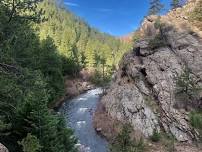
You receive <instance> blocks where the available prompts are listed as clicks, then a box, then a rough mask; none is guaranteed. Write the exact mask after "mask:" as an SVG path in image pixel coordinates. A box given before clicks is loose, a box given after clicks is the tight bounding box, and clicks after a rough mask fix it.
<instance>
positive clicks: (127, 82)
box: [101, 13, 202, 142]
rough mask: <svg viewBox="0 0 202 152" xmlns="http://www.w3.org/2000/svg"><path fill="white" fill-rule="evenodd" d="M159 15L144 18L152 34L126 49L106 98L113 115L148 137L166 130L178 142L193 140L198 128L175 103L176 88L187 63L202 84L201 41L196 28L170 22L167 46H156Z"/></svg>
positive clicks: (103, 100) (146, 28)
mask: <svg viewBox="0 0 202 152" xmlns="http://www.w3.org/2000/svg"><path fill="white" fill-rule="evenodd" d="M170 14H171V13H170ZM169 18H170V16H169ZM156 19H157V17H155V16H153V17H150V18H147V19H146V20H145V21H144V23H143V25H142V28H141V29H140V30H141V31H142V33H144V35H147V37H146V38H144V39H143V40H141V41H139V42H138V43H137V44H135V47H134V49H133V50H132V51H130V52H129V53H127V54H125V56H124V57H123V59H122V62H121V63H120V66H119V70H118V71H117V73H116V75H115V77H114V80H113V82H112V84H111V87H110V88H109V90H107V94H106V95H105V96H103V98H102V100H101V102H102V104H103V105H104V106H105V108H106V111H107V113H108V115H109V116H110V117H112V118H114V119H117V120H119V121H121V122H126V123H130V124H131V125H132V126H133V128H134V130H136V131H139V132H141V133H142V134H143V135H144V136H145V137H149V136H151V135H152V134H153V132H154V131H155V130H156V131H159V130H163V131H165V132H167V133H171V134H173V135H174V136H175V138H176V139H177V140H178V141H181V142H187V141H189V142H191V141H192V140H194V139H197V136H198V133H197V132H196V131H195V130H194V129H193V128H192V127H191V126H190V122H189V117H188V113H187V112H186V111H185V110H184V109H177V108H174V104H175V103H176V99H175V98H176V97H175V93H174V92H175V89H176V77H178V76H180V75H181V74H182V72H183V71H184V69H185V67H186V68H188V69H189V70H190V71H191V74H192V76H193V78H194V79H195V80H197V83H198V85H199V86H202V85H201V84H202V41H201V38H200V37H199V36H196V35H195V34H194V32H193V33H191V32H190V31H189V30H186V29H184V30H178V29H177V28H176V27H175V26H173V27H170V25H171V23H169V28H167V29H166V33H165V35H166V40H167V43H168V45H167V46H159V47H158V48H155V49H151V47H150V46H149V41H150V40H151V39H153V38H154V37H155V35H156V34H157V33H158V31H156V29H155V28H154V21H155V20H156ZM165 20H166V17H163V18H162V19H161V21H162V22H163V21H165ZM165 23H166V22H165ZM176 23H177V21H176V20H175V24H176ZM148 31H149V32H148ZM148 33H149V34H148Z"/></svg>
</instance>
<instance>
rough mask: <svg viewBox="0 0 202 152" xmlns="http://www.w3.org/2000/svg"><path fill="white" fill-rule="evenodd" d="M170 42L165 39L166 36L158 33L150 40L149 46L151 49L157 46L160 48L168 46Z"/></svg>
mask: <svg viewBox="0 0 202 152" xmlns="http://www.w3.org/2000/svg"><path fill="white" fill-rule="evenodd" d="M168 45H169V44H168V42H167V41H165V40H164V38H163V37H162V36H161V35H160V34H157V35H156V36H155V37H154V39H151V40H150V41H149V46H150V48H151V49H157V48H160V47H165V46H168Z"/></svg>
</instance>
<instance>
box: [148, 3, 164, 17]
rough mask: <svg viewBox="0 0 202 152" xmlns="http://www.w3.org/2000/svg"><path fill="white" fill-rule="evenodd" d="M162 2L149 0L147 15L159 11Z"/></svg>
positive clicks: (155, 13)
mask: <svg viewBox="0 0 202 152" xmlns="http://www.w3.org/2000/svg"><path fill="white" fill-rule="evenodd" d="M162 8H163V4H161V2H160V0H150V7H149V13H148V15H157V14H159V13H160V12H161V10H162Z"/></svg>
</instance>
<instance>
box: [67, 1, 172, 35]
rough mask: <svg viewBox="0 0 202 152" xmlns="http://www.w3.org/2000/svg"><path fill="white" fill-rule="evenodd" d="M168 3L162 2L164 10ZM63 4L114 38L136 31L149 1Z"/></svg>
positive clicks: (71, 2) (74, 2)
mask: <svg viewBox="0 0 202 152" xmlns="http://www.w3.org/2000/svg"><path fill="white" fill-rule="evenodd" d="M170 1H171V0H162V3H163V4H164V5H165V9H166V10H167V9H168V8H169V5H170ZM64 4H65V6H66V7H67V8H68V9H69V10H71V11H72V12H73V13H74V14H76V15H77V16H80V17H81V18H83V19H84V20H85V21H86V22H87V23H88V24H89V25H90V26H92V27H95V28H96V29H98V30H100V31H101V32H106V33H109V34H111V35H114V36H122V35H127V34H128V33H130V32H132V31H134V30H135V29H137V28H138V26H139V24H140V22H141V20H142V19H143V17H144V16H145V15H146V14H147V12H148V8H149V0H64Z"/></svg>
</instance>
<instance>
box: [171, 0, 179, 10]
mask: <svg viewBox="0 0 202 152" xmlns="http://www.w3.org/2000/svg"><path fill="white" fill-rule="evenodd" d="M171 7H172V8H173V9H175V8H178V7H180V0H172V2H171Z"/></svg>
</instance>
